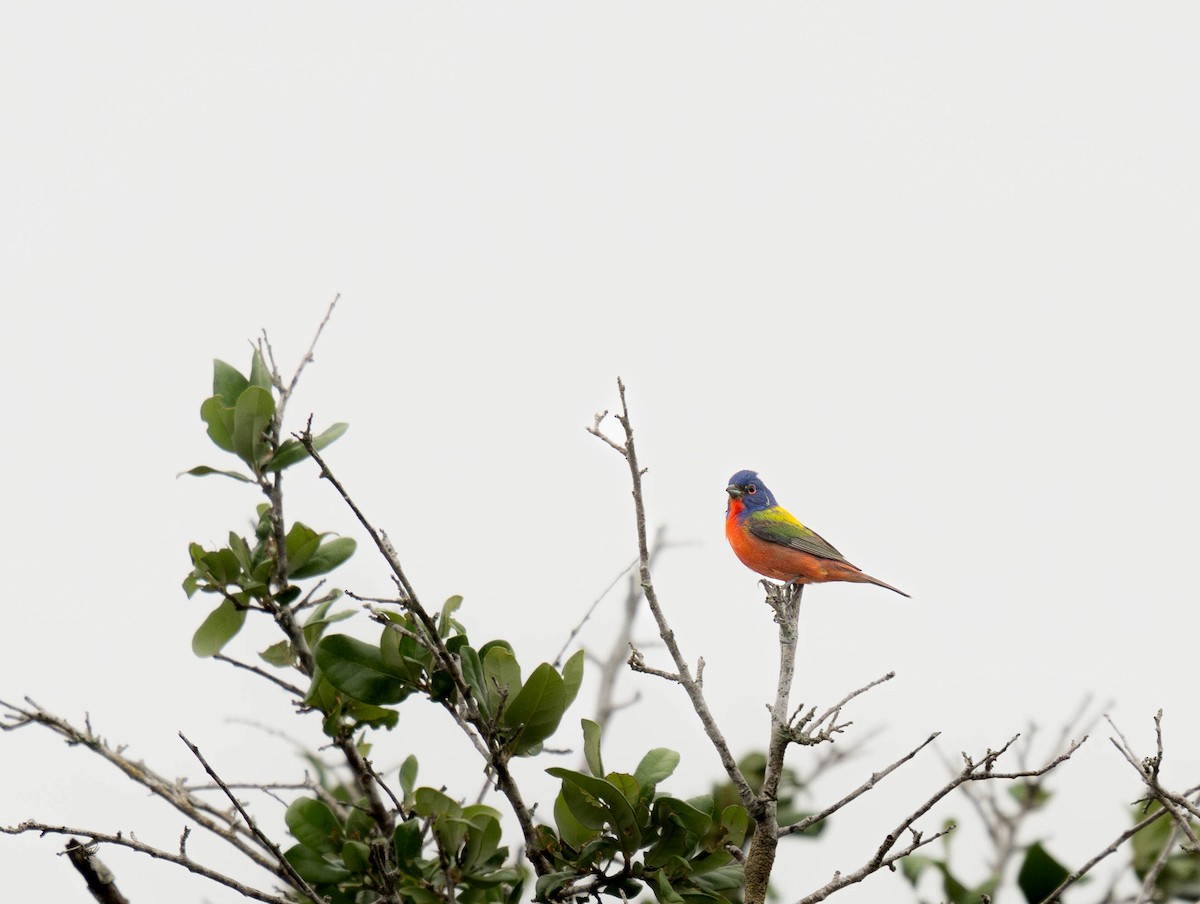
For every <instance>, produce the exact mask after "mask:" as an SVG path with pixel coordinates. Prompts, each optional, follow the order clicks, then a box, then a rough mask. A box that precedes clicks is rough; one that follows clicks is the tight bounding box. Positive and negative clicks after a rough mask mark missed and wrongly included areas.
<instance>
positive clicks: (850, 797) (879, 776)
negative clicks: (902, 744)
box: [779, 731, 941, 835]
mask: <svg viewBox="0 0 1200 904" xmlns="http://www.w3.org/2000/svg"><path fill="white" fill-rule="evenodd" d="M939 734H941V732H939V731H935V732H934V733H933V734H931V735H930V736H929V737H927V738H926V739H925V740H924V741H922V742H921V743H920V744H918V745H917V746H916V747H914V748H913V749H912V750H910V751H909V752H908V753H906V754H904V756H902V757H900V759H898V760H896V761H895V762H893V763H891V764H890V765H888V766H886V767H884V768H883V769H881V770H879V771H878V772H872V773H871V777H870V778H868V779H867V780H866V781H865V782H863V783H862V784H861V785H859V786H858V787H857V788H855V789H854V790H853V791H851V792H850V793H849V794H847V795H846V796H845V797H843V798H842V799H841V800H839V801H838V802H837V803H834V804H830V805H829V806H828V807H826V808H825V809H824V810H822V811H821V812H820V813H813V814H812V815H811V816H806V817H805V818H804V819H802V820H800V821H799V822H795V823H792V824H791V825H789V826H784V827H783V828H781V829H780V830H779V834H780V835H791V834H793V833H794V832H803V831H805V830H806V829H809V828H812V827H813V826H815V825H816V824H817V823H819V822H821V821H822V820H824V819H827V818H828V817H829V816H831V815H833V814H834V813H836V812H837V811H838V810H840V809H841V808H842V807H844V806H846V804H848V803H850V802H851V801H854V800H856V799H858V798H859V797H860V796H862V795H863V794H866V793H867V792H868V791H870V790H871V789H872V788H874V787H875V786H876V785H877V784H879V783H880V782H881V781H882V780H883V779H884V778H886V777H887V776H888V775H890V774H891V773H892V772H894V771H895V770H896V769H898V768H900V767H901V766H903V765H904V764H905V763H907V762H908V761H909V760H911V759H912V758H913V757H915V756H916V755H917V754H918V753H920V752H921V751H922V750H924V749H925V748H926V747H927V746H929V745H930V744H932V743H933V739H934V738H936V737H937V736H938V735H939Z"/></svg>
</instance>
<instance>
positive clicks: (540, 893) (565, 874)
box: [533, 870, 576, 901]
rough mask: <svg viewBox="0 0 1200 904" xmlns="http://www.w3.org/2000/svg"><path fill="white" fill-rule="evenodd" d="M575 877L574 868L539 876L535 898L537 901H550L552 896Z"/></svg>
mask: <svg viewBox="0 0 1200 904" xmlns="http://www.w3.org/2000/svg"><path fill="white" fill-rule="evenodd" d="M575 878H576V875H575V871H574V870H563V871H562V872H557V873H546V875H544V876H538V878H537V884H536V885H535V886H534V895H533V899H534V900H535V901H549V900H550V898H551V897H553V896H554V895H555V894H557V892H558V891H559V890H561V889H562V888H564V887H565V886H566V885H568V884H569V883H570V882H571V881H573V880H574V879H575Z"/></svg>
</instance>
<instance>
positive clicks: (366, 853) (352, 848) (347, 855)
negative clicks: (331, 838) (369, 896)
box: [342, 841, 371, 873]
mask: <svg viewBox="0 0 1200 904" xmlns="http://www.w3.org/2000/svg"><path fill="white" fill-rule="evenodd" d="M342 863H344V864H346V868H347V869H349V870H350V871H351V872H355V873H365V872H367V871H368V870H369V869H370V868H371V848H370V847H368V846H367V845H365V844H363V843H362V842H361V841H347V842H346V843H345V844H344V845H343V846H342Z"/></svg>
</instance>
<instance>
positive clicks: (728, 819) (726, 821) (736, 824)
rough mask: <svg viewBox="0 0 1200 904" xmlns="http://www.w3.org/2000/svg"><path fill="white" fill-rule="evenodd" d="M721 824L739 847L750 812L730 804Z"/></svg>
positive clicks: (730, 839) (740, 806) (723, 813)
mask: <svg viewBox="0 0 1200 904" xmlns="http://www.w3.org/2000/svg"><path fill="white" fill-rule="evenodd" d="M721 825H723V826H725V829H726V831H727V832H728V836H727V838H726V840H727V841H729V842H730V843H731V844H733V845H736V846H737V847H741V846H742V842H744V841H745V840H746V833H747V832H748V831H749V829H750V814H749V813H747V812H746V808H745V807H743V806H742V805H741V804H731V805H730V806H728V807H726V808H725V809H724V810H722V811H721ZM902 862H905V863H907V862H908V858H907V857H906V858H905V859H904V861H902Z"/></svg>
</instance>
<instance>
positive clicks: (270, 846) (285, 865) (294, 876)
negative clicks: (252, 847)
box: [179, 731, 323, 904]
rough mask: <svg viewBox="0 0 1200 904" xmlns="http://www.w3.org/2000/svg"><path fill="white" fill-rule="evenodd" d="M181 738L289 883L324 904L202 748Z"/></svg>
mask: <svg viewBox="0 0 1200 904" xmlns="http://www.w3.org/2000/svg"><path fill="white" fill-rule="evenodd" d="M179 737H180V739H181V740H182V741H183V743H184V744H186V745H187V746H188V749H189V750H190V751H191V752H192V753H193V754H194V755H195V757H196V759H198V760H199V761H200V765H201V766H203V767H204V771H205V772H207V773H208V774H209V777H210V778H212V780H213V781H214V782H216V783H217V785H219V786H220V788H221V790H222V791H224V792H225V796H226V797H228V798H229V800H230V803H232V804H233V806H234V807H235V808H236V809H237V811H238V812H239V813H241V814H242V819H244V820H246V825H247V826H248V827H249V829H250V831H251V832H253V833H254V837H255V838H257V839H258V840H259V841H260V842H262V844H263V846H264V847H266V848H267V850H269V851H270V852H271V853H272V854H274V855H275V859H276V862H278V864H279V866H280V867H281V868H282V869H283V871H284V872H285V873H286V874H287V878H288V881H289V882H290V883H291V884H292V886H293V887H294V888H295V889H296V890H298V891H300V892H302V893H303V894H305V895H308V897H310V898H312V900H313V901H315V902H317V904H322V901H323V898H322V897H321V896H320V895H318V894H317V892H316V891H315V890H314V889H313V887H312V886H311V885H309V884H308V883H307V882H306V881H305V880H304V879H303V878H301V876H300V874H299V873H298V872H296V870H295V868H294V867H293V866H292V864H291V863H289V862H288V860H287V858H286V857H284V856H283V851H281V850H280V849H279V845H277V844H276V843H275V842H274V841H272V840H271V839H270V838H268V837H267V836H266V835H265V834H264V833H263V831H262V830H261V829H260V828H259V827H258V824H257V823H255V821H254V819H253V817H251V816H250V814H249V813H247V812H246V808H245V807H243V806H242V802H241V801H240V800H238V799H237V795H236V794H234V793H233V792H232V791H230V790H229V787H228V786H227V785H226V784H225V782H224V781H222V780H221V776H219V775H217V773H216V771H215V770H214V769H213V767H212V766H210V765H209V764H208V760H206V759H205V758H204V754H202V753H201V752H200V748H199V747H197V746H196V745H195V744H193V743H192V742H191V741H189V740H188V739H187V737H186V736H185V735H184V733H183V732H182V731H181V732H179Z"/></svg>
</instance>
